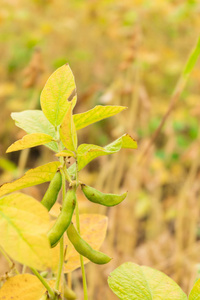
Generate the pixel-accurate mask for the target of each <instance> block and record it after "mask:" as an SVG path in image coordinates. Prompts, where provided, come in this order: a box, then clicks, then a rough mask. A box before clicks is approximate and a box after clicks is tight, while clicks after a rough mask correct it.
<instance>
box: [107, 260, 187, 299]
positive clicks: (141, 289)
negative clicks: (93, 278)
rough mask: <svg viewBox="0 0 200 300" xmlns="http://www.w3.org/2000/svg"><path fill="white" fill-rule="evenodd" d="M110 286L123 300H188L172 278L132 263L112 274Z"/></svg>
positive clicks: (120, 267)
mask: <svg viewBox="0 0 200 300" xmlns="http://www.w3.org/2000/svg"><path fill="white" fill-rule="evenodd" d="M108 284H109V286H110V288H111V289H112V291H113V292H114V293H115V294H116V295H117V296H118V297H119V299H121V300H141V299H146V300H153V299H155V300H157V299H163V300H175V299H176V300H187V296H186V294H185V293H184V292H183V291H182V290H181V288H180V287H179V286H178V284H176V283H175V282H174V281H173V280H172V279H171V278H170V277H168V276H167V275H165V274H164V273H162V272H160V271H157V270H155V269H152V268H150V267H146V266H141V267H140V266H139V265H137V264H134V263H131V262H127V263H124V264H122V265H121V266H119V267H118V268H117V269H115V270H114V271H113V272H111V274H110V276H109V278H108Z"/></svg>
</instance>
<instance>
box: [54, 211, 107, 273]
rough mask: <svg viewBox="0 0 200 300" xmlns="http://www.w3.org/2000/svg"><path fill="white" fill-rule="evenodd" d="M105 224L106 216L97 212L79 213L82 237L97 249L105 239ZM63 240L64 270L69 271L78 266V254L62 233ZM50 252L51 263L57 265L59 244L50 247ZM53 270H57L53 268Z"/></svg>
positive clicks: (85, 259)
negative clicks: (64, 248) (65, 248)
mask: <svg viewBox="0 0 200 300" xmlns="http://www.w3.org/2000/svg"><path fill="white" fill-rule="evenodd" d="M73 222H74V223H76V220H75V217H74V218H73ZM107 224H108V219H107V217H106V216H103V215H97V214H81V215H80V227H81V236H82V238H83V239H84V240H85V241H86V242H88V243H89V244H90V246H91V247H92V248H94V249H95V250H99V248H100V247H101V245H102V243H103V241H104V239H105V235H106V231H107ZM64 240H65V245H67V254H66V257H65V262H66V263H65V265H64V272H65V273H69V272H72V271H73V270H75V269H77V268H79V267H80V255H79V253H77V252H76V250H75V249H74V247H73V246H72V244H71V243H70V242H69V240H68V237H67V234H65V235H64ZM52 252H53V254H52V257H53V260H54V262H53V264H54V265H57V264H58V261H59V245H57V246H56V247H55V248H54V249H52ZM83 260H84V263H85V264H86V263H88V262H89V260H88V259H87V258H85V257H84V258H83ZM56 262H57V263H56ZM55 271H57V270H56V269H55Z"/></svg>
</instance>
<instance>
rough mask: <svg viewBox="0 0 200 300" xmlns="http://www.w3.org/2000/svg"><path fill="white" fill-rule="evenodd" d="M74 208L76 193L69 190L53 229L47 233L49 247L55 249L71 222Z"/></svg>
mask: <svg viewBox="0 0 200 300" xmlns="http://www.w3.org/2000/svg"><path fill="white" fill-rule="evenodd" d="M75 206H76V193H75V191H74V189H72V188H69V190H68V191H67V194H66V195H65V197H64V200H63V205H62V210H61V212H60V214H59V216H58V218H57V220H56V222H55V223H54V225H53V227H52V228H51V229H50V230H49V232H48V238H49V241H50V244H51V247H55V246H56V245H57V243H58V242H59V240H60V238H61V237H62V235H63V233H64V232H65V231H66V230H67V228H68V226H69V224H70V222H71V219H72V215H73V212H74V209H75Z"/></svg>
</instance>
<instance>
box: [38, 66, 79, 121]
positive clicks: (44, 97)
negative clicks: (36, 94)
mask: <svg viewBox="0 0 200 300" xmlns="http://www.w3.org/2000/svg"><path fill="white" fill-rule="evenodd" d="M75 89H76V85H75V81H74V76H73V73H72V71H71V69H70V67H69V65H68V64H65V65H64V66H62V67H60V68H58V69H57V70H56V71H55V72H54V73H53V74H52V75H51V76H50V77H49V79H48V80H47V82H46V84H45V86H44V89H43V91H42V93H41V99H40V101H41V107H42V111H43V113H44V114H45V116H46V117H47V119H48V120H49V122H50V123H51V124H53V125H54V126H58V125H60V124H61V123H62V121H63V119H64V117H65V114H66V112H67V110H68V108H69V105H70V96H71V95H73V93H75ZM74 104H75V103H74Z"/></svg>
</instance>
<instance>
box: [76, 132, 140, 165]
mask: <svg viewBox="0 0 200 300" xmlns="http://www.w3.org/2000/svg"><path fill="white" fill-rule="evenodd" d="M122 148H129V149H136V148H137V142H136V141H135V140H134V139H133V138H132V137H131V136H130V135H128V134H124V135H122V136H121V137H120V138H118V139H117V140H115V141H114V142H112V143H111V144H109V145H107V146H105V147H104V148H103V147H100V146H96V145H91V144H81V145H80V146H79V147H78V150H77V157H78V168H79V171H80V170H81V169H83V168H84V167H85V166H86V165H87V164H88V163H89V162H90V161H92V160H93V159H95V158H96V157H98V156H103V155H109V154H113V153H116V152H118V151H119V150H120V149H122Z"/></svg>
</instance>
